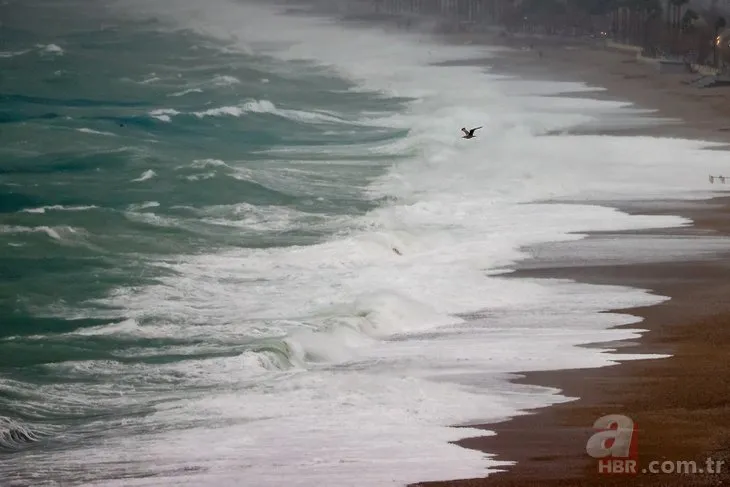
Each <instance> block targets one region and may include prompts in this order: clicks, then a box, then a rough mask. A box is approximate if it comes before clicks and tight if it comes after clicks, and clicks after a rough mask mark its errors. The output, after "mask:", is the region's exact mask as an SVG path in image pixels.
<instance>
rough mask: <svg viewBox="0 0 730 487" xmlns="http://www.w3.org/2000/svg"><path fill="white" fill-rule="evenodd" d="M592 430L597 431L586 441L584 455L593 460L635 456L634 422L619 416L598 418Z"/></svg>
mask: <svg viewBox="0 0 730 487" xmlns="http://www.w3.org/2000/svg"><path fill="white" fill-rule="evenodd" d="M593 428H595V429H597V430H599V431H598V433H594V434H593V436H591V437H590V438H589V439H588V442H587V443H586V453H588V454H589V455H590V456H592V457H593V458H606V457H613V458H629V457H635V456H636V437H635V436H634V431H635V429H636V425H635V424H634V422H633V421H632V420H631V419H630V418H628V417H626V416H623V415H621V414H609V415H608V416H603V417H601V418H598V419H597V420H596V422H595V423H593Z"/></svg>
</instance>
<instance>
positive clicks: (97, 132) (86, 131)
mask: <svg viewBox="0 0 730 487" xmlns="http://www.w3.org/2000/svg"><path fill="white" fill-rule="evenodd" d="M76 130H77V131H79V132H81V133H84V134H93V135H107V136H116V134H113V133H111V132H104V131H102V130H94V129H90V128H86V127H82V128H79V129H76Z"/></svg>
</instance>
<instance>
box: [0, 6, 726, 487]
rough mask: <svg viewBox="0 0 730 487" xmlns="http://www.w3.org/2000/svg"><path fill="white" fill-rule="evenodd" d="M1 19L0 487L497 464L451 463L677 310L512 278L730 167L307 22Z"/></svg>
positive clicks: (358, 474)
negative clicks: (642, 315) (476, 440)
mask: <svg viewBox="0 0 730 487" xmlns="http://www.w3.org/2000/svg"><path fill="white" fill-rule="evenodd" d="M0 22H1V23H0V249H1V250H0V252H1V253H0V478H2V479H3V480H2V481H0V484H2V485H3V486H34V487H35V486H57V485H63V486H75V485H94V486H153V485H155V486H157V485H191V486H193V485H194V486H269V485H271V486H278V485H286V486H302V487H304V486H306V487H310V486H341V485H348V486H354V487H358V486H373V485H405V484H407V483H409V482H417V481H425V480H441V479H454V478H465V477H476V476H484V475H488V474H489V473H491V472H494V471H496V470H499V469H501V468H504V465H505V462H500V461H496V460H495V459H494V458H493V455H492V454H488V453H482V452H478V451H474V450H468V449H464V448H461V447H459V446H457V445H455V444H454V443H453V442H454V441H457V440H459V439H462V438H465V437H470V436H477V435H488V434H491V433H490V432H489V431H488V430H482V429H475V428H473V427H472V426H474V425H477V424H482V423H489V422H495V421H501V420H505V419H507V418H510V417H513V416H516V415H519V414H523V413H524V410H525V409H528V408H535V407H541V406H547V405H550V404H555V403H559V402H563V401H568V400H572V399H574V398H571V397H566V396H564V395H562V394H561V391H560V390H558V389H553V388H546V387H537V386H529V385H524V384H514V383H512V382H511V381H510V379H512V378H514V377H516V376H517V375H518V374H519V373H520V372H523V371H527V370H554V369H562V368H589V367H602V366H607V365H611V364H615V363H616V355H615V353H614V351H615V346H609V345H606V346H594V347H584V346H582V345H585V344H588V343H594V342H608V341H611V340H626V339H636V338H637V337H639V336H640V334H641V325H640V323H638V321H639V320H638V318H635V317H633V316H630V315H627V314H622V313H621V312H613V313H608V312H607V311H609V310H614V309H621V308H627V307H630V306H637V305H650V304H655V303H659V302H662V301H663V300H665V299H666V298H665V297H663V296H659V295H656V294H654V293H652V292H651V290H647V289H634V288H629V287H622V286H598V285H587V284H582V283H578V282H574V281H570V280H564V279H522V278H514V277H510V273H511V271H513V270H514V269H516V268H517V266H518V265H519V263H520V262H523V261H525V260H526V259H530V258H532V257H535V256H536V255H537V253H539V252H538V251H537V250H535V249H539V248H541V247H540V246H544V245H551V244H557V245H559V244H560V243H561V242H562V243H566V242H576V241H580V240H584V239H585V238H586V236H587V232H604V234H610V232H614V231H619V230H632V229H636V230H639V229H647V228H668V227H678V226H686V225H688V224H690V221H689V220H687V219H685V218H681V217H678V216H671V215H664V216H660V215H642V214H640V213H639V214H629V213H628V212H626V211H622V210H621V209H619V207H621V202H629V201H659V200H662V199H667V198H672V199H687V200H701V199H706V198H709V197H710V196H711V195H712V194H713V193H712V190H713V189H716V188H717V186H716V185H715V186H711V185H710V184H709V182H708V174H721V173H722V167H723V166H724V167H727V163H728V157H727V155H725V154H724V153H721V152H718V151H708V150H702V149H703V148H704V147H708V146H711V145H712V144H710V143H709V142H701V141H692V140H683V139H670V138H665V139H658V138H654V137H647V136H617V135H601V134H600V128H601V127H613V128H615V127H616V126H619V125H622V126H626V124H630V123H637V124H640V123H644V122H639V120H640V118H641V117H645V116H646V115H647V114H648V112H647V111H646V110H642V109H639V108H637V107H634V106H632V105H631V104H630V103H628V102H618V101H607V100H605V99H603V100H601V99H599V98H600V97H599V96H596V99H591V97H590V93H592V92H595V93H597V95H599V94H600V91H601V90H602V89H601V88H600V87H589V86H586V85H585V84H582V83H578V82H557V81H544V80H530V79H524V78H522V77H519V76H511V75H508V74H505V73H499V72H495V71H494V70H493V69H492V68H491V67H490V59H494V58H495V57H497V56H503V55H505V48H500V47H497V46H488V45H477V44H469V45H461V44H456V43H448V42H444V41H443V39H440V38H439V37H437V36H434V35H432V34H430V33H428V32H425V31H420V30H418V29H414V30H412V31H406V30H397V29H394V28H389V27H385V26H384V25H379V24H377V23H375V22H354V21H349V22H346V21H343V20H342V19H341V17H340V16H338V15H336V14H335V13H334V10H333V14H332V15H329V14H327V13H326V12H325V13H323V12H322V10H321V9H320V10H318V11H317V12H314V13H313V12H311V11H307V10H306V9H305V8H304V6H303V5H301V4H296V3H294V2H290V3H289V4H288V5H286V4H281V5H279V4H275V3H272V2H254V1H248V2H246V1H237V0H206V1H205V2H203V1H195V0H164V1H163V0H145V1H142V0H97V1H91V0H3V1H2V2H1V3H0ZM558 95H559V96H558ZM571 95H574V96H571ZM477 126H482V127H483V128H482V129H480V130H479V131H477V133H476V135H477V137H476V138H475V139H471V140H464V139H462V138H461V135H462V134H461V132H460V129H461V127H467V128H471V127H477ZM585 127H593V128H594V130H588V131H586V130H583V132H584V133H582V134H580V135H577V134H575V133H574V131H575V130H578V129H580V128H585ZM599 202H603V203H599ZM605 202H614V203H611V204H608V203H605ZM606 248H608V249H609V250H610V248H611V246H610V245H609V246H608V247H605V248H603V250H601V248H598V249H597V250H595V252H593V253H594V254H595V257H600V255H599V254H601V252H605V251H606ZM648 252H649V253H652V254H655V255H656V254H659V255H661V253H662V249H661V247H660V246H657V245H655V244H652V247H651V248H650V249H648ZM680 253H681V252H680ZM563 259H564V260H567V261H568V262H572V264H573V265H582V264H583V262H582V261H575V260H573V261H571V256H570V255H567V256H566V255H564V256H563ZM634 323H635V324H636V326H633V327H624V328H621V329H615V328H613V327H614V326H616V325H626V324H629V325H630V324H634ZM621 357H622V360H630V359H632V358H642V357H643V358H646V357H647V356H641V355H634V354H631V353H625V354H623V355H622V356H621ZM457 426H461V427H457Z"/></svg>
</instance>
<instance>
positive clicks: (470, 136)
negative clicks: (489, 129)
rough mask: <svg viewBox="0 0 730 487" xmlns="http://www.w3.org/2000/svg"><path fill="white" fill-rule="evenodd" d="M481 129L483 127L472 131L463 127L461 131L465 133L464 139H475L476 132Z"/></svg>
mask: <svg viewBox="0 0 730 487" xmlns="http://www.w3.org/2000/svg"><path fill="white" fill-rule="evenodd" d="M480 128H482V127H475V128H473V129H471V130H467V129H466V128H465V127H462V128H461V131H462V132H464V136H463V137H462V139H473V138H474V137H475V135H474V132H476V131H477V130H479V129H480Z"/></svg>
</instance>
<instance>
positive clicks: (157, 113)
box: [150, 108, 180, 122]
mask: <svg viewBox="0 0 730 487" xmlns="http://www.w3.org/2000/svg"><path fill="white" fill-rule="evenodd" d="M179 114H180V112H178V111H177V110H175V109H174V108H158V109H157V110H152V111H151V112H150V117H152V118H156V119H157V120H161V121H163V122H171V121H172V118H171V116H175V115H179Z"/></svg>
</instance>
